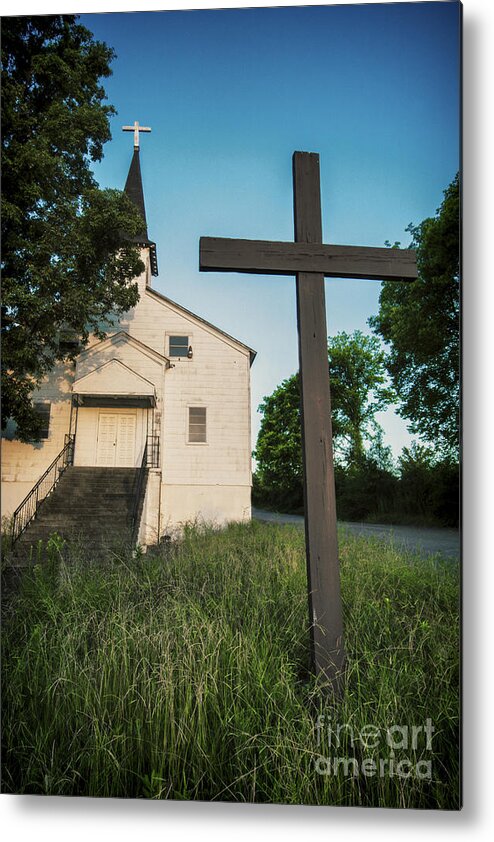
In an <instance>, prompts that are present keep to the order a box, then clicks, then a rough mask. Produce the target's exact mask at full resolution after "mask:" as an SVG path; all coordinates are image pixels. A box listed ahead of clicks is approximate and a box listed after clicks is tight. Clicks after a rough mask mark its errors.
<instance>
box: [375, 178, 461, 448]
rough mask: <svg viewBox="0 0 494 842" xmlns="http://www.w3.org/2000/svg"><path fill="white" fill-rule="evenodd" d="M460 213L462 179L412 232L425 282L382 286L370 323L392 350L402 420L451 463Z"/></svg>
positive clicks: (455, 403) (391, 367)
mask: <svg viewBox="0 0 494 842" xmlns="http://www.w3.org/2000/svg"><path fill="white" fill-rule="evenodd" d="M459 209H460V195H459V178H458V175H457V176H456V178H455V179H454V180H453V181H452V183H451V184H450V185H449V186H448V187H447V189H446V190H445V191H444V200H443V202H442V204H441V206H440V207H439V208H438V210H437V213H436V216H434V217H431V218H428V219H425V220H424V221H423V222H422V223H421V224H420V225H417V226H414V225H413V224H410V225H409V226H408V228H407V231H409V232H410V233H411V235H412V243H411V245H410V247H411V248H415V249H416V250H417V264H418V271H419V277H418V280H417V281H415V282H414V283H413V284H402V283H396V284H393V283H386V284H383V286H382V290H381V295H380V300H379V313H378V315H377V316H373V317H372V318H371V319H370V320H369V324H370V325H371V327H372V329H373V330H374V331H375V332H376V333H378V334H380V336H381V337H382V338H383V339H384V341H385V342H386V343H388V344H389V356H388V358H387V368H388V372H389V374H390V377H391V380H392V383H393V385H394V387H395V389H396V392H397V394H398V396H399V398H400V401H401V406H400V408H399V413H400V415H402V416H403V417H404V418H407V419H408V420H409V421H410V425H409V430H410V431H411V432H413V433H416V434H417V435H418V436H419V437H420V438H421V439H423V440H425V441H430V442H432V441H433V442H434V445H435V447H436V449H438V450H440V451H441V452H442V453H443V454H445V455H450V456H451V455H453V456H455V455H457V452H458V425H459V417H458V415H459V361H460V353H459V305H460V292H459V255H460V217H459ZM395 245H397V244H395Z"/></svg>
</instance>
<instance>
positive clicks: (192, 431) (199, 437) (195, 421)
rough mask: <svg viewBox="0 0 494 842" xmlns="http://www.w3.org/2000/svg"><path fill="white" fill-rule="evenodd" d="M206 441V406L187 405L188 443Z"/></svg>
mask: <svg viewBox="0 0 494 842" xmlns="http://www.w3.org/2000/svg"><path fill="white" fill-rule="evenodd" d="M205 443H206V407H205V406H189V444H205Z"/></svg>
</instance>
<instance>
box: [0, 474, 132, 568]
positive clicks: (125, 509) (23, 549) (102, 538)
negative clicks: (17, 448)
mask: <svg viewBox="0 0 494 842" xmlns="http://www.w3.org/2000/svg"><path fill="white" fill-rule="evenodd" d="M138 473H139V469H138V468H80V467H74V466H71V467H69V468H67V469H66V471H65V472H64V473H63V475H62V476H61V478H60V480H59V482H58V484H57V485H56V486H55V488H54V489H53V491H52V493H51V494H50V495H49V497H47V498H46V500H44V501H43V503H42V504H41V506H40V507H39V509H38V513H37V515H36V517H35V518H34V520H32V521H31V523H30V524H29V526H28V527H27V529H26V530H25V532H23V534H22V535H21V536H20V538H19V539H18V541H17V542H16V544H15V547H14V559H13V560H14V562H17V563H19V564H20V565H22V564H23V563H26V560H29V559H31V560H32V559H33V558H34V557H42V556H43V553H44V547H45V546H46V542H47V541H48V540H49V538H50V536H51V535H53V533H57V534H58V535H60V536H61V537H62V538H64V539H65V540H69V541H74V540H77V541H80V542H81V544H82V545H83V546H84V547H86V548H87V549H90V550H91V552H98V553H99V552H101V551H104V550H105V549H106V548H108V547H111V546H116V545H122V543H123V542H125V543H127V544H128V545H129V546H130V543H131V527H132V512H133V507H134V489H135V484H136V482H137V478H138ZM144 492H145V484H144V487H143V489H142V494H144ZM40 542H41V543H40Z"/></svg>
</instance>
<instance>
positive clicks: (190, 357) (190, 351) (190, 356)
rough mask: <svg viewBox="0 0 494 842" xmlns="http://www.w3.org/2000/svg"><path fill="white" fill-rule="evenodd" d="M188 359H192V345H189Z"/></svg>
mask: <svg viewBox="0 0 494 842" xmlns="http://www.w3.org/2000/svg"><path fill="white" fill-rule="evenodd" d="M187 358H188V359H189V360H191V359H192V345H189V350H188V351H187Z"/></svg>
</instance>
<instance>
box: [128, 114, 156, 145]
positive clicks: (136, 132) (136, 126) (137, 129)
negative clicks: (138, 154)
mask: <svg viewBox="0 0 494 842" xmlns="http://www.w3.org/2000/svg"><path fill="white" fill-rule="evenodd" d="M122 131H123V132H134V149H139V132H150V131H151V129H150V128H148V126H140V125H139V123H138V122H137V120H136V121H135V123H134V125H133V126H122Z"/></svg>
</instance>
